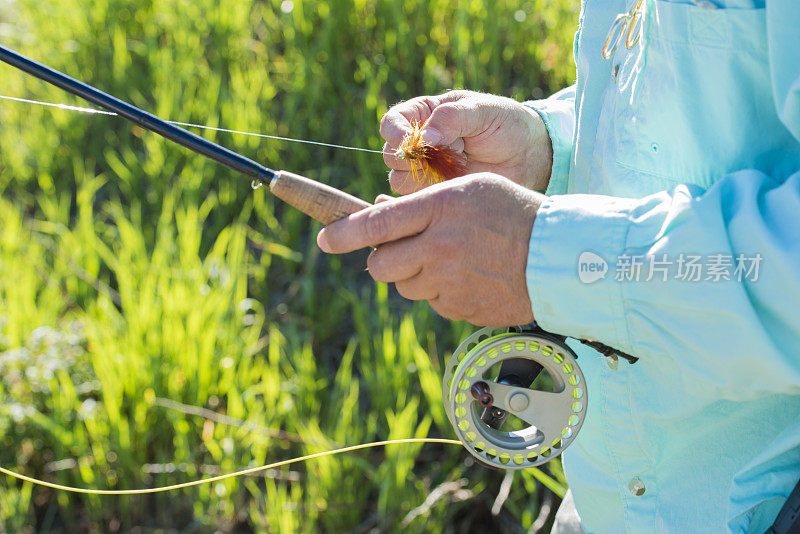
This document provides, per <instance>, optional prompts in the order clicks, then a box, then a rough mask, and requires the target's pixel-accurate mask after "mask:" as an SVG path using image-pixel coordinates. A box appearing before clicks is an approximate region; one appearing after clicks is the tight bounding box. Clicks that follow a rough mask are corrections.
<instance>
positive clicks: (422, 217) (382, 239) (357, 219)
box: [317, 191, 433, 254]
mask: <svg viewBox="0 0 800 534" xmlns="http://www.w3.org/2000/svg"><path fill="white" fill-rule="evenodd" d="M431 207H432V203H431V195H430V194H427V192H423V191H420V192H418V193H414V194H411V195H407V196H405V197H400V198H395V199H391V200H386V201H384V202H379V203H376V204H373V205H372V206H370V207H369V208H366V209H363V210H361V211H359V212H356V213H354V214H352V215H349V216H347V217H345V218H344V219H339V220H338V221H335V222H332V223H331V224H329V225H328V226H326V227H325V228H323V229H322V230H320V232H319V234H317V244H318V245H319V247H320V248H321V249H322V251H323V252H327V253H329V254H330V253H334V254H342V253H345V252H352V251H354V250H358V249H361V248H365V247H377V246H378V245H380V244H382V243H388V242H389V241H396V240H398V239H402V238H404V237H410V236H414V235H417V234H419V233H421V232H423V231H424V230H425V229H426V228H427V227H428V225H429V224H430V223H431V219H432V217H433V213H432V209H431Z"/></svg>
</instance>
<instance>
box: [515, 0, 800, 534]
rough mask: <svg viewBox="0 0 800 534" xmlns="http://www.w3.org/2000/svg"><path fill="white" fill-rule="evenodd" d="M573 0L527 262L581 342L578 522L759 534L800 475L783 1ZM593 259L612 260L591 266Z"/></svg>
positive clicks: (798, 136) (797, 55) (791, 146)
mask: <svg viewBox="0 0 800 534" xmlns="http://www.w3.org/2000/svg"><path fill="white" fill-rule="evenodd" d="M632 1H634V0H628V1H627V2H626V1H622V0H584V5H583V8H582V11H581V22H580V27H579V31H578V33H577V35H576V40H575V57H576V63H577V83H576V85H575V86H574V87H571V88H569V89H566V90H565V91H562V92H561V93H559V94H557V95H554V96H553V97H551V98H549V99H547V100H542V101H536V102H532V103H531V105H532V106H533V107H534V108H535V109H537V111H539V113H540V114H541V115H542V117H543V118H544V120H545V123H546V125H547V127H548V130H549V133H550V136H551V139H552V142H553V151H554V157H553V170H552V177H551V180H550V186H549V189H548V194H549V195H550V196H549V199H548V200H547V201H546V202H545V204H544V205H543V206H542V208H541V209H540V210H539V213H538V215H537V217H536V221H535V223H534V227H533V232H532V235H531V241H530V253H529V256H528V266H527V276H528V289H529V292H530V297H531V302H532V304H533V312H534V315H535V317H536V320H537V321H538V322H539V324H540V325H541V326H542V327H543V328H546V329H548V330H551V331H553V332H557V333H560V334H567V335H570V336H574V337H580V338H590V339H595V340H599V341H601V342H603V343H605V344H607V345H610V346H612V347H615V348H618V349H620V350H622V351H625V352H627V353H630V354H632V355H635V356H638V357H639V358H640V359H639V361H638V362H637V363H635V364H633V365H631V364H628V363H627V362H625V361H624V360H620V361H619V362H613V361H606V360H604V359H603V358H601V357H599V356H598V355H597V353H594V352H593V351H591V350H590V349H586V348H578V349H577V351H578V353H579V355H580V358H579V363H580V364H581V367H582V369H583V372H584V374H585V376H586V383H587V387H588V390H589V402H588V407H587V410H588V411H587V418H586V421H585V423H584V426H583V428H582V430H581V432H580V434H579V435H578V437H577V438H576V440H575V442H574V443H573V444H572V446H571V447H570V448H569V449H568V450H566V451H565V452H564V455H563V461H564V468H565V472H566V474H567V480H568V482H569V485H570V488H571V489H572V492H573V495H574V498H575V503H576V506H577V508H578V512H579V514H580V516H581V519H582V521H583V526H584V529H585V530H586V531H587V532H613V533H618V532H675V533H688V532H692V533H693V532H703V533H709V532H759V533H761V532H763V531H764V530H765V529H766V528H767V527H768V526H769V525H770V524H771V523H772V521H773V520H774V518H775V515H776V514H777V512H778V510H779V509H780V507H781V505H782V504H783V502H784V501H785V499H786V497H787V496H788V494H789V493H790V491H791V490H792V488H793V487H794V485H795V484H796V483H797V482H798V479H800V2H799V1H798V0H766V2H764V1H763V0H761V1H759V0H749V1H748V0H735V1H733V0H729V1H727V2H723V1H721V0H717V1H714V2H711V1H708V0H703V1H701V0H696V1H694V2H692V1H663V0H644V2H643V8H644V11H643V14H642V34H641V38H640V39H639V41H638V42H637V43H636V44H635V45H634V46H632V47H631V48H630V49H629V48H627V47H626V46H625V44H624V37H623V42H622V43H621V44H620V45H619V47H618V48H617V50H616V52H615V53H614V55H613V56H612V57H611V58H610V59H604V58H603V57H602V54H601V50H602V48H603V44H604V42H605V40H606V36H607V34H608V31H609V29H610V27H611V25H612V23H613V22H614V20H615V18H616V17H617V15H618V14H619V13H627V12H628V11H629V10H630V9H631V7H632V5H631V2H632ZM606 268H607V270H606Z"/></svg>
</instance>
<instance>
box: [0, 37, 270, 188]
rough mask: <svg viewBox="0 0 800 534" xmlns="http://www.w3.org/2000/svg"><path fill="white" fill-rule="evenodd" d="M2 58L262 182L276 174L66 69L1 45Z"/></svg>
mask: <svg viewBox="0 0 800 534" xmlns="http://www.w3.org/2000/svg"><path fill="white" fill-rule="evenodd" d="M0 60H2V61H5V62H6V63H8V64H9V65H12V66H14V67H16V68H18V69H20V70H22V71H25V72H27V73H28V74H31V75H33V76H36V77H37V78H39V79H42V80H44V81H46V82H48V83H51V84H53V85H55V86H56V87H60V88H61V89H64V90H65V91H67V92H70V93H72V94H74V95H77V96H79V97H81V98H83V99H84V100H88V101H89V102H91V103H92V104H95V105H97V106H100V107H101V108H103V109H106V110H108V111H113V112H114V113H117V114H118V115H120V116H121V117H125V118H126V119H128V120H129V121H133V122H135V123H136V124H138V125H139V126H141V127H142V128H145V129H147V130H150V131H151V132H155V133H157V134H158V135H160V136H162V137H166V138H167V139H169V140H171V141H175V142H176V143H178V144H179V145H183V146H185V147H186V148H188V149H189V150H192V151H194V152H197V153H199V154H202V155H204V156H206V157H208V158H211V159H213V160H214V161H217V162H219V163H222V164H223V165H226V166H228V167H230V168H232V169H234V170H237V171H239V172H240V173H242V174H245V175H247V176H250V177H252V178H253V179H255V180H258V181H259V182H262V183H269V181H270V180H272V178H273V177H274V176H275V171H273V170H271V169H268V168H267V167H264V166H263V165H260V164H259V163H256V162H255V161H253V160H251V159H249V158H246V157H244V156H242V155H241V154H237V153H236V152H233V151H232V150H228V149H227V148H225V147H223V146H220V145H218V144H216V143H214V142H212V141H209V140H208V139H205V138H203V137H200V136H199V135H195V134H193V133H192V132H189V131H187V130H184V129H183V128H181V127H179V126H176V125H174V124H170V123H169V122H167V121H165V120H163V119H160V118H158V117H156V116H155V115H153V114H151V113H148V112H146V111H143V110H141V109H139V108H137V107H136V106H132V105H131V104H128V103H127V102H123V101H122V100H120V99H118V98H115V97H113V96H111V95H109V94H107V93H104V92H103V91H100V90H99V89H96V88H94V87H92V86H91V85H87V84H85V83H83V82H80V81H78V80H76V79H75V78H71V77H70V76H67V75H66V74H64V73H61V72H59V71H57V70H54V69H51V68H50V67H48V66H46V65H42V64H41V63H39V62H37V61H34V60H32V59H30V58H27V57H25V56H23V55H22V54H19V53H17V52H15V51H13V50H11V49H9V48H6V47H4V46H2V45H0Z"/></svg>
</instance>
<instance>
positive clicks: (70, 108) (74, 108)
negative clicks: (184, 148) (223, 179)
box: [0, 95, 383, 154]
mask: <svg viewBox="0 0 800 534" xmlns="http://www.w3.org/2000/svg"><path fill="white" fill-rule="evenodd" d="M0 99H3V100H13V101H14V102H24V103H26V104H35V105H38V106H47V107H51V108H58V109H63V110H66V111H76V112H79V113H95V114H97V113H99V114H101V115H115V116H116V115H118V114H117V113H114V112H112V111H105V110H102V109H95V108H85V107H81V106H70V105H68V104H57V103H54V102H42V101H41V100H30V99H27V98H19V97H16V96H7V95H0ZM167 122H168V123H170V124H174V125H176V126H185V127H187V128H199V129H202V130H213V131H215V132H225V133H232V134H240V135H250V136H252V137H263V138H266V139H276V140H278V141H289V142H292V143H304V144H307V145H317V146H325V147H330V148H340V149H343V150H357V151H359V152H371V153H373V154H383V151H382V150H373V149H371V148H361V147H356V146H347V145H336V144H333V143H323V142H321V141H310V140H308V139H295V138H293V137H282V136H279V135H269V134H263V133H257V132H245V131H242V130H230V129H228V128H217V127H214V126H206V125H203V124H193V123H191V122H179V121H167Z"/></svg>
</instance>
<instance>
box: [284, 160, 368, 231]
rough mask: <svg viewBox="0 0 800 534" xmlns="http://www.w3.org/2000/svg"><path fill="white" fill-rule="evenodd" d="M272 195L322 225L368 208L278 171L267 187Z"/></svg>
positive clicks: (333, 190) (364, 203) (335, 191)
mask: <svg viewBox="0 0 800 534" xmlns="http://www.w3.org/2000/svg"><path fill="white" fill-rule="evenodd" d="M269 189H270V191H272V193H273V194H274V195H275V196H276V197H278V198H280V199H281V200H283V201H284V202H286V203H287V204H291V205H292V206H294V207H295V208H297V209H299V210H300V211H302V212H303V213H305V214H306V215H309V216H311V217H313V218H314V219H316V220H318V221H319V222H321V223H322V224H325V225H327V224H330V223H332V222H334V221H338V220H339V219H342V218H344V217H347V216H348V215H350V214H353V213H355V212H357V211H361V210H363V209H364V208H368V207H370V206H371V205H372V204H370V203H369V202H367V201H365V200H361V199H360V198H357V197H354V196H353V195H350V194H348V193H345V192H344V191H340V190H338V189H336V188H335V187H331V186H329V185H326V184H323V183H321V182H317V181H315V180H312V179H310V178H306V177H305V176H300V175H298V174H293V173H291V172H286V171H278V172H276V173H275V176H274V177H273V178H272V181H270V183H269Z"/></svg>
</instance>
